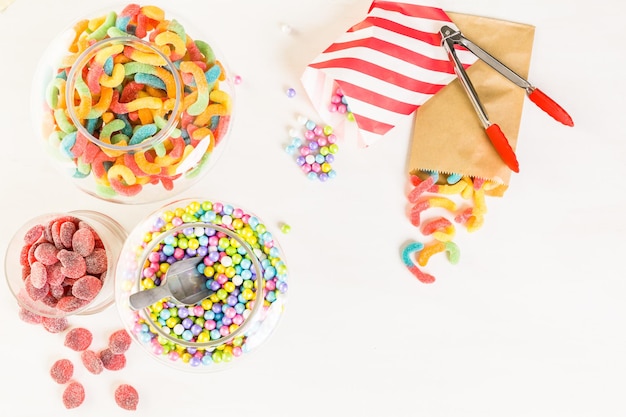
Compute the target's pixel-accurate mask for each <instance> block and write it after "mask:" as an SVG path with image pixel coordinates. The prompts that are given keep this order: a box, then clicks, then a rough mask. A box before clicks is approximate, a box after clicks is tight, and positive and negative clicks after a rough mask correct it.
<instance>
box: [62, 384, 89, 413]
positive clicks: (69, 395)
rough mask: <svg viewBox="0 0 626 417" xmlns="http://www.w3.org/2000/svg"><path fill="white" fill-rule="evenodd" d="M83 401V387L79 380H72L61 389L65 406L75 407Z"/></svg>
mask: <svg viewBox="0 0 626 417" xmlns="http://www.w3.org/2000/svg"><path fill="white" fill-rule="evenodd" d="M83 401H85V388H84V387H83V385H82V384H81V383H80V382H76V381H72V382H70V383H69V385H68V386H67V387H66V388H65V391H63V405H64V406H65V408H67V409H70V408H76V407H78V406H79V405H81V404H82V403H83Z"/></svg>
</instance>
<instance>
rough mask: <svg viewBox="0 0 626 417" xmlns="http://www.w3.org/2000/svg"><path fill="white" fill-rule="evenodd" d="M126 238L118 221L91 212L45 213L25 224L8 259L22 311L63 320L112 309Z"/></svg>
mask: <svg viewBox="0 0 626 417" xmlns="http://www.w3.org/2000/svg"><path fill="white" fill-rule="evenodd" d="M126 237H127V233H126V231H125V230H124V228H123V227H122V226H121V225H120V224H119V223H117V222H116V221H115V220H113V219H112V218H110V217H108V216H106V215H104V214H102V213H98V212H95V211H90V210H77V211H70V212H65V213H47V214H42V215H40V216H37V217H35V218H33V219H30V220H28V221H27V222H26V223H24V224H23V225H21V226H20V227H19V228H18V230H17V231H16V232H15V234H14V235H13V237H12V238H11V240H10V242H9V244H8V246H7V251H6V253H5V259H4V269H5V276H6V279H7V283H8V286H9V289H10V290H11V292H12V293H13V295H14V296H15V298H16V300H17V302H18V305H19V307H20V308H21V311H20V314H28V315H30V316H32V317H38V318H41V317H48V318H64V317H68V316H71V315H88V314H95V313H99V312H101V311H103V310H104V309H105V308H107V307H109V306H110V305H111V304H113V302H114V300H115V292H114V288H115V286H114V271H115V269H116V264H117V259H118V256H119V255H120V252H121V250H122V246H123V245H124V242H125V240H126Z"/></svg>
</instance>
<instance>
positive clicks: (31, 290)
mask: <svg viewBox="0 0 626 417" xmlns="http://www.w3.org/2000/svg"><path fill="white" fill-rule="evenodd" d="M24 289H25V290H26V294H28V296H29V297H30V298H31V300H33V301H37V300H41V299H43V298H44V297H45V296H46V295H48V290H49V289H50V287H49V285H48V284H45V285H44V286H43V287H41V288H37V287H35V286H34V285H33V283H32V281H31V277H30V276H28V277H26V279H25V280H24Z"/></svg>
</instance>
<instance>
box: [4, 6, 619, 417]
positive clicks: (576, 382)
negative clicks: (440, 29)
mask: <svg viewBox="0 0 626 417" xmlns="http://www.w3.org/2000/svg"><path fill="white" fill-rule="evenodd" d="M119 4H120V3H119V2H111V1H108V0H102V1H99V2H98V5H97V6H96V5H95V3H94V2H86V1H78V0H57V1H43V0H40V1H35V0H16V1H15V2H14V3H12V4H11V5H10V6H8V8H7V9H6V10H5V11H3V12H2V13H1V14H0V43H1V45H2V48H1V50H2V56H3V57H2V61H3V63H2V65H0V84H1V88H0V91H2V98H1V99H0V115H2V116H1V117H2V121H1V123H0V138H1V140H2V144H3V147H2V154H1V160H2V163H1V164H0V173H1V177H2V178H3V181H2V185H1V187H2V188H1V189H2V195H3V198H2V199H1V200H0V209H1V213H2V217H1V220H0V235H1V236H2V239H1V240H0V252H1V253H3V254H4V251H5V250H6V246H7V243H8V240H9V238H10V236H11V235H12V234H13V233H14V232H15V230H16V229H17V227H18V225H19V224H21V223H23V222H24V221H26V220H27V219H30V218H32V217H35V216H37V215H39V214H41V213H44V212H53V211H68V210H76V209H90V210H97V211H100V212H103V213H105V214H107V215H110V216H112V217H114V218H116V219H117V220H118V221H119V222H120V223H121V224H122V225H123V226H124V227H125V228H126V229H127V230H131V229H132V227H133V226H134V225H135V224H136V223H137V222H138V221H139V220H140V219H141V218H142V217H143V216H145V215H146V214H147V213H148V212H150V211H152V210H154V209H156V208H157V207H159V206H160V205H161V204H163V203H152V204H147V205H136V206H122V205H118V204H113V203H109V202H105V201H100V200H98V199H96V198H93V197H91V196H89V195H87V194H84V193H82V192H81V191H80V190H78V189H76V188H74V187H73V186H72V185H71V184H70V183H69V182H67V181H66V180H64V179H62V178H61V177H60V174H59V173H58V172H57V171H56V170H55V169H54V168H53V167H52V165H51V164H50V163H49V161H48V160H47V156H45V155H44V154H43V152H42V151H41V149H40V148H38V145H37V141H36V140H35V138H34V134H33V131H32V129H31V120H30V118H29V101H28V97H29V94H30V87H31V81H32V77H33V73H34V71H35V66H36V63H37V60H38V57H39V56H40V55H41V53H42V52H43V51H44V49H45V48H46V45H47V44H48V42H49V40H50V39H51V37H53V36H55V35H56V34H57V33H58V32H59V31H60V30H61V29H62V28H64V27H66V26H67V25H69V24H70V23H71V22H72V21H73V20H74V19H76V18H78V17H81V16H83V15H86V14H89V13H92V12H93V11H94V10H99V9H100V8H103V10H106V7H107V6H109V5H116V6H117V5H119ZM153 4H156V5H161V6H163V7H166V8H171V9H173V10H177V12H178V13H179V14H183V15H184V14H187V12H188V9H187V8H190V7H192V6H193V7H194V11H193V12H192V13H188V15H189V18H190V20H191V21H192V23H193V24H194V25H200V24H201V23H202V17H203V16H204V17H206V16H210V15H213V16H215V17H216V18H215V19H211V20H210V25H212V29H211V30H212V33H219V40H218V42H219V47H220V48H221V49H222V50H223V51H224V52H225V53H226V59H227V61H228V63H229V65H230V67H231V69H232V71H233V72H234V73H236V74H239V75H240V76H241V77H242V79H243V83H242V84H241V85H239V86H238V87H237V112H238V115H237V118H236V120H235V124H234V126H233V130H232V136H231V138H230V140H231V142H230V144H229V147H228V149H227V150H226V152H225V153H224V154H223V155H222V157H221V158H220V160H219V163H218V164H217V166H216V168H215V169H214V170H212V171H211V172H210V173H209V175H207V176H206V177H205V178H204V179H203V180H202V181H201V182H200V183H198V184H196V185H195V186H194V187H193V188H191V189H189V190H187V191H185V192H184V193H182V194H181V195H180V197H187V196H189V197H196V196H204V197H206V198H209V199H221V200H224V201H227V202H232V203H234V204H236V205H241V206H242V207H246V208H249V209H250V210H252V211H254V212H255V213H257V214H258V215H259V216H260V217H261V218H262V219H263V220H264V221H265V223H266V224H267V225H268V226H269V227H270V230H273V231H274V234H275V235H276V236H277V237H278V239H279V241H280V243H281V245H282V247H283V249H284V251H285V254H286V256H287V259H288V262H289V264H288V266H289V268H290V284H291V287H290V292H289V304H288V308H287V310H286V312H285V315H284V317H283V319H282V321H281V322H280V324H279V327H278V328H277V329H276V332H275V333H274V335H273V336H272V338H271V339H270V340H268V341H267V343H266V344H264V345H263V346H262V347H261V348H260V349H258V350H257V351H254V352H253V353H251V354H250V355H249V357H248V360H247V361H246V362H245V364H242V366H235V367H233V368H232V369H229V370H226V371H224V372H220V373H208V374H206V373H205V374H193V373H185V372H180V371H176V370H174V369H171V368H169V367H165V366H162V365H159V364H158V363H157V362H156V361H155V360H154V359H153V358H150V357H149V356H148V355H146V354H145V352H144V351H143V349H141V348H140V347H139V346H135V345H134V346H132V347H131V349H130V350H129V351H128V352H127V358H128V363H127V366H126V368H125V369H123V370H122V371H119V372H105V373H103V374H100V375H97V376H96V375H91V374H89V373H88V372H86V371H85V370H84V369H80V364H78V365H77V371H76V374H75V377H76V379H77V380H79V381H81V382H82V383H83V384H84V385H85V388H86V391H87V398H86V400H85V402H84V404H83V405H82V406H81V407H79V408H77V409H75V410H71V411H66V410H65V408H64V407H63V404H62V401H61V393H62V389H63V387H62V386H60V385H57V384H55V383H54V382H53V381H52V379H51V378H50V376H49V374H48V371H49V368H50V365H51V364H52V362H54V361H55V360H56V359H58V358H60V357H62V356H67V357H70V358H73V359H76V357H75V356H76V355H72V353H73V352H71V351H69V350H68V349H67V348H65V347H63V341H62V340H63V335H62V334H50V333H47V332H45V331H44V330H43V329H41V328H39V327H36V326H32V325H29V324H26V323H24V322H22V321H20V320H19V319H18V318H17V306H16V303H15V300H14V299H13V298H12V296H11V294H10V292H9V290H8V287H7V286H6V284H5V283H3V284H1V285H2V288H1V289H0V302H1V303H2V305H3V306H4V315H3V319H2V327H3V334H4V335H5V337H6V339H5V340H4V341H3V342H2V343H1V344H0V349H2V350H1V352H2V355H1V356H2V359H3V363H4V367H3V371H2V374H3V381H4V383H3V384H2V388H1V389H0V409H1V410H2V411H0V414H2V415H4V416H12V417H19V416H41V415H54V416H62V415H91V416H104V415H106V416H108V417H113V416H118V415H119V416H122V415H129V412H128V411H124V410H122V409H120V408H118V407H117V406H116V405H115V402H114V401H113V394H112V391H113V387H114V386H115V385H116V384H117V383H120V382H127V383H130V384H132V385H134V386H135V387H136V388H137V389H138V391H139V393H140V404H139V408H138V410H137V415H142V416H143V415H145V416H148V415H158V414H165V413H168V414H172V415H173V414H175V415H179V416H180V415H185V414H189V415H191V413H194V414H195V415H231V416H244V415H246V416H252V415H254V416H273V417H278V416H290V417H292V416H320V415H332V416H335V415H336V416H339V415H342V416H391V415H393V416H418V415H419V416H463V417H467V416H481V417H485V416H497V417H501V416H507V417H512V416H532V417H539V416H549V417H554V416H568V417H573V416H603V417H612V416H623V415H626V403H625V402H624V399H623V395H624V392H625V390H626V377H625V375H626V355H625V351H626V333H625V331H624V329H625V326H624V325H625V318H626V307H625V306H626V303H625V302H624V298H625V296H626V283H625V282H626V281H625V278H626V273H625V272H626V271H625V267H624V261H623V259H624V258H623V256H624V254H625V253H626V243H625V242H626V240H625V239H624V233H625V232H626V220H625V219H626V198H625V197H624V181H623V178H624V177H625V176H626V164H625V162H626V139H625V137H626V127H625V126H626V125H625V124H624V123H623V120H624V107H625V106H624V105H625V104H626V84H625V79H626V78H625V77H624V75H623V70H624V63H625V62H626V61H625V56H624V54H623V53H622V49H623V47H622V43H621V42H622V41H623V39H624V37H625V35H626V29H625V28H626V26H625V24H624V22H625V21H626V12H625V11H624V8H623V6H622V4H621V2H619V1H617V0H611V1H607V0H604V1H602V0H601V1H599V2H582V1H578V0H568V1H565V0H550V1H538V0H529V1H526V2H517V3H511V2H508V1H494V0H475V1H472V2H466V1H461V0H458V1H456V0H442V1H441V6H442V7H443V8H444V9H445V10H450V11H457V12H463V13H471V14H479V15H484V16H488V17H494V18H500V19H508V20H512V21H516V22H521V23H527V24H531V25H534V26H536V32H535V42H534V49H533V56H532V62H531V68H530V77H529V78H530V79H531V80H532V81H533V82H534V83H535V84H536V85H539V86H541V87H542V89H543V90H544V91H546V92H547V93H549V94H550V95H551V96H552V97H554V98H556V99H557V101H559V102H560V103H561V104H562V105H563V106H564V107H565V108H566V109H567V110H568V111H569V113H570V114H571V115H572V117H573V119H574V121H575V122H576V126H575V127H574V128H568V127H565V126H562V125H560V124H558V123H556V122H554V121H553V120H552V119H551V118H549V117H547V116H546V115H545V114H544V113H543V112H541V111H540V110H538V109H537V108H536V107H535V106H534V105H532V103H530V102H529V101H528V100H526V102H525V104H524V111H523V116H522V124H521V129H520V134H519V144H518V148H517V154H518V158H519V160H520V161H521V165H522V170H521V172H520V173H519V174H516V175H514V176H513V178H512V180H511V184H510V188H509V190H508V191H507V193H506V194H505V195H504V197H502V198H488V200H487V206H488V209H489V212H488V213H487V215H486V217H485V225H484V226H483V228H482V229H480V230H479V231H477V232H476V233H471V234H470V233H467V232H466V231H465V230H464V229H462V228H458V229H457V237H456V239H455V241H456V242H457V243H458V245H459V247H460V248H461V261H460V262H459V263H458V264H457V265H450V264H449V263H447V262H446V261H445V258H444V257H443V256H440V257H433V258H432V259H431V262H430V263H429V264H428V266H427V267H426V269H427V270H428V271H429V272H430V273H432V274H433V275H435V277H436V278H437V280H436V282H435V283H433V284H431V285H425V284H422V283H420V282H418V281H417V280H416V279H415V278H414V277H413V276H412V275H411V274H410V273H409V272H408V271H407V269H406V268H405V267H404V266H403V264H402V262H401V259H400V251H401V247H402V245H403V244H404V243H405V242H407V241H410V240H413V239H417V238H418V237H419V235H418V233H417V231H416V229H415V228H414V227H413V226H412V225H411V224H410V223H409V221H408V219H407V217H406V215H405V208H406V205H407V202H406V188H407V172H406V155H407V152H408V148H409V144H410V132H411V129H412V118H408V119H407V120H406V121H404V122H403V123H402V124H401V125H400V126H398V127H397V128H396V129H395V130H394V131H393V133H392V134H390V135H389V137H388V138H386V139H385V140H384V141H382V142H379V143H378V144H376V145H375V146H373V147H370V148H368V149H361V148H358V147H357V146H356V141H355V140H353V138H351V137H345V138H343V139H342V142H341V148H340V151H339V153H338V154H337V159H336V161H335V163H334V167H335V169H336V170H337V172H338V174H339V175H338V177H337V178H335V179H334V180H333V181H329V182H327V183H319V182H311V181H309V180H308V179H306V177H305V176H304V175H302V174H301V172H300V171H299V170H298V168H297V167H296V165H295V163H294V162H293V160H292V159H291V158H290V157H288V156H287V155H286V153H285V151H284V146H285V145H286V144H287V143H288V142H289V134H288V132H289V129H290V128H291V127H293V126H295V124H296V117H297V115H299V114H302V115H305V116H307V117H311V118H316V117H317V116H316V113H315V112H314V110H313V107H312V106H311V104H310V102H309V100H308V98H307V96H306V94H305V93H304V90H303V89H302V86H301V84H300V82H299V79H300V75H301V73H302V71H303V70H304V68H305V66H306V65H307V63H308V62H309V61H310V60H312V59H313V58H314V57H315V56H317V54H318V53H320V52H321V51H322V50H323V49H324V48H326V47H327V46H328V45H329V44H330V43H332V41H333V40H334V39H335V38H336V37H338V36H339V35H340V34H341V33H343V32H344V31H345V30H346V29H347V28H348V27H349V26H351V25H352V24H354V23H356V22H358V21H360V20H361V19H362V18H363V17H364V16H365V13H366V12H367V9H368V7H369V4H370V1H369V0H317V1H302V0H300V1H290V2H288V1H280V0H265V1H256V0H230V1H226V0H222V1H216V0H205V1H191V0H178V1H175V2H171V1H164V0H163V1H155V2H153ZM285 24H286V25H289V26H290V27H291V28H292V31H291V33H286V32H285V31H284V30H282V28H283V25H285ZM289 87H293V88H295V89H296V91H297V95H296V97H294V98H288V97H287V96H286V94H285V90H286V89H287V88H289ZM252 178H255V180H254V181H251V179H252ZM232 182H237V183H239V184H241V185H240V186H239V187H236V188H235V187H233V186H231V185H229V184H231V183H232ZM281 222H286V223H288V224H290V225H291V227H292V231H291V233H289V234H281V233H280V231H279V224H280V223H281ZM71 324H72V325H73V326H80V325H84V326H86V327H89V328H90V329H92V330H93V331H94V337H95V338H96V339H95V340H94V346H102V345H103V344H104V343H105V338H106V337H108V334H109V333H110V332H111V331H113V330H115V329H118V328H120V327H121V325H122V324H121V320H120V318H119V316H118V313H117V310H116V308H115V306H112V307H111V308H109V309H107V310H106V311H104V312H103V313H100V314H97V315H95V316H83V317H73V318H71Z"/></svg>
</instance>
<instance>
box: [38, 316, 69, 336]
mask: <svg viewBox="0 0 626 417" xmlns="http://www.w3.org/2000/svg"><path fill="white" fill-rule="evenodd" d="M41 324H42V325H43V328H44V329H46V330H47V331H49V332H50V333H61V332H62V331H63V330H65V329H67V328H68V327H69V325H70V324H69V322H68V321H67V319H66V318H65V317H59V318H54V317H43V318H42V319H41Z"/></svg>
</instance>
